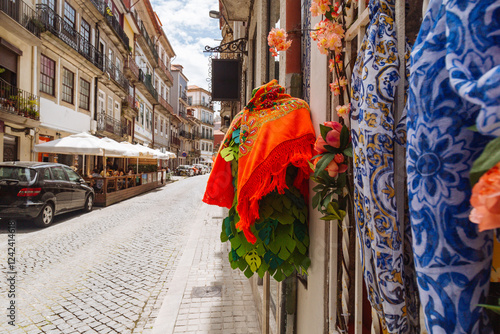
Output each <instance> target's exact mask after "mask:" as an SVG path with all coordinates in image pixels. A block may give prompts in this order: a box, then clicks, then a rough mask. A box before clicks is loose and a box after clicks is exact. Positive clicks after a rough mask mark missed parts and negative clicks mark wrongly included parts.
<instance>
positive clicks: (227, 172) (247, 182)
mask: <svg viewBox="0 0 500 334" xmlns="http://www.w3.org/2000/svg"><path fill="white" fill-rule="evenodd" d="M284 91H285V89H284V88H283V87H282V86H279V85H278V84H277V82H276V80H273V81H271V82H269V83H267V84H266V85H264V86H261V87H260V88H259V89H258V90H257V92H256V93H255V95H254V97H253V98H252V99H251V100H250V102H249V103H248V104H247V105H246V106H245V109H243V110H242V111H241V112H240V113H238V115H237V116H236V117H235V118H234V120H233V122H232V124H231V126H230V128H229V130H228V131H227V133H226V135H225V137H224V141H223V144H222V145H221V147H220V150H219V154H218V155H217V157H216V160H215V162H214V165H213V169H212V173H211V174H210V178H209V180H208V184H207V189H206V191H205V196H204V198H203V201H204V202H205V203H208V204H214V205H218V206H223V207H227V208H231V206H232V205H233V200H234V187H233V180H232V176H231V162H227V161H225V160H224V159H223V158H222V157H221V155H220V151H221V150H222V149H224V148H226V147H227V146H228V145H229V143H230V142H231V139H232V135H233V132H234V131H235V130H237V129H240V146H239V158H238V178H237V201H238V203H237V205H236V209H237V210H238V214H239V216H240V221H239V222H238V223H237V224H236V227H238V228H240V229H241V230H243V232H244V234H245V236H246V238H247V240H248V241H249V242H251V243H255V241H256V238H255V236H254V235H253V233H252V232H251V231H250V226H251V225H252V224H253V223H254V222H255V221H256V220H257V219H258V218H259V201H260V200H261V199H262V198H263V197H264V196H266V195H267V194H269V193H270V192H272V191H273V190H277V191H278V192H279V193H280V194H284V189H285V188H287V186H286V182H285V177H286V169H287V167H288V166H289V165H290V164H293V165H294V166H296V167H298V169H299V172H298V174H297V177H296V179H295V181H294V186H295V187H297V188H298V189H299V190H300V191H301V193H302V194H304V196H305V198H306V199H307V194H308V182H307V180H308V178H309V174H310V172H311V169H310V167H309V163H308V161H309V160H310V159H311V158H312V155H313V145H314V141H315V133H314V128H313V125H312V122H311V116H310V110H309V106H308V105H307V103H306V102H305V101H303V100H300V99H296V98H292V97H291V96H290V95H288V94H285V93H284Z"/></svg>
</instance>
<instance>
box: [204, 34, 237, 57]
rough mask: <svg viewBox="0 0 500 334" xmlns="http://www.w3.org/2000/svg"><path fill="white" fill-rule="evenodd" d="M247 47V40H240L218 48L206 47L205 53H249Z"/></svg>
mask: <svg viewBox="0 0 500 334" xmlns="http://www.w3.org/2000/svg"><path fill="white" fill-rule="evenodd" d="M246 46H247V40H246V39H245V38H238V39H235V40H234V41H231V42H229V43H224V44H221V45H218V46H216V47H210V46H208V45H207V46H205V50H204V51H203V52H218V53H240V52H241V53H245V54H246V53H247V51H246V50H245V49H246Z"/></svg>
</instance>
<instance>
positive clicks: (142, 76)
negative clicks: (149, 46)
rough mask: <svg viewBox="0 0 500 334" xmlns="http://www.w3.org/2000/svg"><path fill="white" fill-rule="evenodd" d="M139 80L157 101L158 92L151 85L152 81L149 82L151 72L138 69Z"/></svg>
mask: <svg viewBox="0 0 500 334" xmlns="http://www.w3.org/2000/svg"><path fill="white" fill-rule="evenodd" d="M139 80H140V81H141V82H142V83H144V86H146V89H147V90H148V92H149V93H150V94H151V95H152V96H153V98H154V99H155V100H156V101H158V92H157V91H156V89H155V88H154V87H153V83H152V82H151V74H146V73H144V72H143V71H142V70H141V69H139Z"/></svg>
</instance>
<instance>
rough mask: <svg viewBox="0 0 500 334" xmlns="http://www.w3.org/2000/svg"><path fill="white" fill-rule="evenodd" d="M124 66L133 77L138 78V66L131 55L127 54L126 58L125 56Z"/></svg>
mask: <svg viewBox="0 0 500 334" xmlns="http://www.w3.org/2000/svg"><path fill="white" fill-rule="evenodd" d="M124 68H128V69H129V70H130V72H132V74H133V75H134V76H135V79H139V66H138V65H137V63H136V62H135V60H134V58H133V57H132V55H129V56H128V58H125V64H124Z"/></svg>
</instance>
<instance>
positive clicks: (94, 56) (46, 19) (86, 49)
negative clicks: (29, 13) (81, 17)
mask: <svg viewBox="0 0 500 334" xmlns="http://www.w3.org/2000/svg"><path fill="white" fill-rule="evenodd" d="M36 8H37V11H38V17H39V20H40V21H39V22H40V24H41V25H42V26H43V27H44V30H46V31H48V32H50V33H51V34H53V35H54V36H56V37H58V38H59V39H61V40H62V41H63V42H64V43H66V44H67V45H68V46H70V47H71V48H72V49H73V50H75V51H76V52H78V53H79V54H80V55H82V56H83V57H84V58H85V59H87V60H88V61H89V62H91V63H92V64H93V65H94V66H96V67H97V68H98V69H100V70H101V71H103V68H104V57H103V56H102V54H101V53H100V52H99V51H97V49H96V48H95V47H94V46H93V45H92V44H91V43H90V42H89V41H87V40H86V39H85V38H84V37H83V36H82V35H80V34H79V33H78V32H77V31H76V30H75V29H74V28H73V27H72V26H70V25H69V24H67V23H66V22H64V20H63V18H62V17H60V16H59V15H57V14H56V12H54V11H53V10H52V9H50V8H49V7H48V6H47V5H37V6H36Z"/></svg>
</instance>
